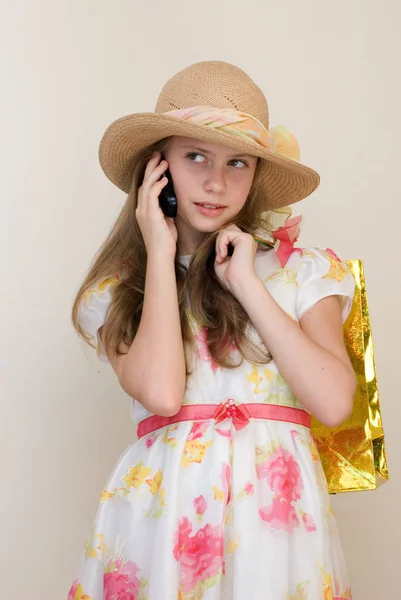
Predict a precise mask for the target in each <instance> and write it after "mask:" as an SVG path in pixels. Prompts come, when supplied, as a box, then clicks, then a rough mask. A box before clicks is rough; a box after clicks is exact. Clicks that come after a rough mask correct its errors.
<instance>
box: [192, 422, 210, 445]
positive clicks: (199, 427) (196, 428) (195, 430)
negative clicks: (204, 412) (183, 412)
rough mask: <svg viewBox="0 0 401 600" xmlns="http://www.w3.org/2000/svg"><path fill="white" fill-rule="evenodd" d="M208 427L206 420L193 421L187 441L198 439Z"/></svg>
mask: <svg viewBox="0 0 401 600" xmlns="http://www.w3.org/2000/svg"><path fill="white" fill-rule="evenodd" d="M208 427H209V423H208V422H207V421H203V422H199V423H194V424H193V425H192V429H191V431H190V432H189V435H188V441H192V440H199V439H200V438H201V437H203V434H204V433H205V431H206V429H207V428H208Z"/></svg>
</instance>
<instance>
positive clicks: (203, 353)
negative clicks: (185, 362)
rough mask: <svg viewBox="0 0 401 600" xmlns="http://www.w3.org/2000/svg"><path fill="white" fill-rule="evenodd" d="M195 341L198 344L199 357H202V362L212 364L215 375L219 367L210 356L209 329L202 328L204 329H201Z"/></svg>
mask: <svg viewBox="0 0 401 600" xmlns="http://www.w3.org/2000/svg"><path fill="white" fill-rule="evenodd" d="M195 339H196V341H197V342H198V346H199V356H200V358H201V360H204V361H206V362H210V363H211V364H210V366H211V369H212V371H213V373H215V372H216V370H217V367H218V365H217V363H216V362H215V361H214V360H213V359H212V357H211V356H210V353H209V346H208V343H207V329H206V328H205V327H202V329H199V331H198V333H197V334H196V336H195Z"/></svg>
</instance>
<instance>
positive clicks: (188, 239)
mask: <svg viewBox="0 0 401 600" xmlns="http://www.w3.org/2000/svg"><path fill="white" fill-rule="evenodd" d="M175 226H176V228H177V232H178V242H177V245H178V254H179V255H180V256H185V255H187V254H193V253H194V252H195V250H196V249H197V247H198V246H199V245H200V244H201V243H202V241H203V240H204V239H205V236H206V235H207V233H205V232H202V231H197V230H196V229H193V227H191V226H190V225H189V224H188V223H186V222H185V221H183V220H182V219H181V218H180V217H179V216H177V217H176V219H175Z"/></svg>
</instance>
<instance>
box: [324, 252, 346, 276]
mask: <svg viewBox="0 0 401 600" xmlns="http://www.w3.org/2000/svg"><path fill="white" fill-rule="evenodd" d="M329 259H330V270H329V272H328V273H327V274H326V275H323V277H322V279H335V280H336V281H339V282H340V281H342V280H343V279H344V277H345V275H346V274H347V269H346V268H345V267H344V265H343V264H341V263H340V262H339V261H338V260H336V259H335V258H334V257H333V256H329Z"/></svg>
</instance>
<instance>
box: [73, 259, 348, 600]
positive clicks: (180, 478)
mask: <svg viewBox="0 0 401 600" xmlns="http://www.w3.org/2000/svg"><path fill="white" fill-rule="evenodd" d="M189 260H190V257H182V258H181V261H182V262H183V263H185V264H189ZM255 270H256V272H257V274H258V276H259V277H260V278H261V279H262V280H263V281H264V283H265V285H266V287H267V289H268V291H269V292H270V294H271V295H272V297H273V298H274V299H275V300H276V302H277V303H278V304H279V305H280V306H281V307H282V309H283V310H284V311H285V312H286V313H287V314H288V315H289V316H290V317H291V318H292V319H294V320H295V321H296V322H298V321H299V320H300V319H301V317H302V316H303V315H304V313H305V312H306V311H307V310H308V309H310V308H311V307H312V306H313V305H314V304H315V303H317V302H318V301H319V300H321V299H322V298H325V297H327V296H332V295H338V296H339V298H340V301H341V306H342V316H343V319H344V320H345V318H346V317H347V315H348V313H349V311H350V309H351V304H352V299H353V294H354V280H353V277H352V275H351V273H350V272H349V270H348V268H347V266H346V265H345V264H344V263H342V262H341V261H340V260H339V259H338V258H337V257H336V255H335V254H334V253H333V252H332V251H330V250H325V251H324V250H320V249H307V250H300V249H298V250H295V251H293V252H292V254H291V255H290V257H289V259H288V261H287V262H286V264H285V265H284V266H282V265H281V264H280V261H279V260H278V257H277V254H276V253H275V251H274V250H271V251H268V252H267V251H263V250H258V252H257V254H256V257H255ZM115 284H116V280H113V279H109V280H106V281H104V282H101V284H99V286H98V287H96V288H95V289H92V290H89V292H87V293H86V294H85V297H84V298H83V301H82V303H81V307H80V317H79V318H80V323H81V326H82V327H83V329H84V330H85V331H86V332H87V333H88V334H89V335H91V336H92V337H93V339H94V340H95V342H97V332H98V329H99V328H100V327H101V325H102V324H103V322H104V319H105V315H106V312H107V308H108V306H109V304H110V300H111V296H112V293H113V287H114V285H115ZM189 316H190V315H189ZM267 318H268V316H267ZM192 326H193V328H194V333H195V337H196V342H197V343H196V350H197V351H196V355H195V354H194V355H193V356H192V374H191V376H190V377H189V378H188V380H187V389H186V393H185V397H184V400H183V406H184V408H185V407H187V406H188V407H191V406H192V407H199V406H200V407H201V408H202V407H203V408H206V410H207V407H205V405H218V406H227V401H228V399H231V403H232V404H233V403H234V405H235V407H241V406H244V405H246V406H248V407H249V406H250V405H253V404H255V406H256V405H258V406H260V405H263V406H265V405H266V407H269V408H270V409H271V410H273V411H278V410H289V409H291V410H296V411H297V413H299V414H302V415H304V416H308V415H307V413H306V411H305V410H304V409H303V407H302V405H301V404H300V403H299V402H298V400H297V399H296V398H295V396H294V395H293V393H292V392H291V390H290V388H289V387H288V385H287V383H286V381H285V379H284V378H283V376H282V375H281V374H280V372H279V371H278V369H277V367H276V365H275V363H274V361H273V360H272V361H271V362H269V363H268V364H266V365H255V364H251V363H249V362H246V361H244V362H243V363H242V365H241V366H239V367H237V368H235V369H233V370H229V369H223V368H220V367H219V366H218V365H216V364H215V363H214V362H213V361H212V359H211V357H210V356H209V353H208V347H207V332H206V331H205V330H203V329H199V327H197V324H196V323H195V322H194V321H193V322H192ZM250 330H251V332H252V335H253V336H254V338H255V340H259V341H260V342H261V340H260V338H259V337H258V334H257V332H256V331H255V330H254V329H253V328H250ZM232 352H237V350H236V349H235V348H233V349H232ZM99 354H100V356H101V357H103V358H104V355H102V349H101V348H99ZM262 408H263V407H262ZM189 410H191V409H189ZM230 415H231V416H230ZM132 417H133V420H134V421H135V423H136V424H140V423H144V422H145V420H146V419H149V417H150V413H149V412H148V411H147V410H146V409H145V408H144V407H143V406H141V405H140V404H139V403H138V402H135V401H134V402H133V404H132ZM231 417H232V413H230V411H228V412H225V413H224V411H223V414H220V418H219V419H217V418H215V419H211V418H208V419H206V420H192V421H191V420H184V421H182V422H179V423H177V422H176V423H171V424H168V425H166V426H164V427H160V428H159V429H156V430H153V431H151V432H150V433H145V434H144V435H142V436H141V437H140V438H139V439H138V440H137V441H135V442H134V443H133V444H132V445H130V446H129V447H128V448H127V449H126V450H125V451H124V452H123V453H122V455H121V456H120V458H119V460H118V462H117V464H116V466H115V468H114V470H113V472H112V474H111V476H110V478H109V480H108V482H107V484H106V486H105V488H104V490H103V491H102V493H101V496H100V502H99V508H98V512H97V515H96V518H95V521H94V524H93V527H92V531H91V534H90V536H89V538H88V540H87V542H86V544H85V550H84V552H83V556H82V561H81V565H80V567H79V570H78V575H77V578H76V579H75V581H74V583H73V584H72V587H71V589H70V592H69V596H68V600H162V599H166V600H223V599H224V600H245V599H246V600H267V599H269V600H320V599H321V600H349V599H350V598H351V591H350V586H349V581H348V576H347V571H346V567H345V564H344V558H343V553H342V549H341V545H340V541H339V537H338V532H337V528H336V523H335V520H334V518H333V514H332V511H331V508H330V502H329V494H328V490H327V484H326V480H325V476H324V472H323V470H322V466H321V462H320V459H319V455H318V452H317V450H316V446H315V443H314V440H313V437H312V435H311V431H310V428H309V427H308V426H305V424H300V423H298V422H291V420H288V421H281V420H280V419H279V420H277V419H268V418H249V419H247V420H246V422H245V424H244V423H243V424H242V425H241V427H237V426H236V424H235V419H233V418H231Z"/></svg>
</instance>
